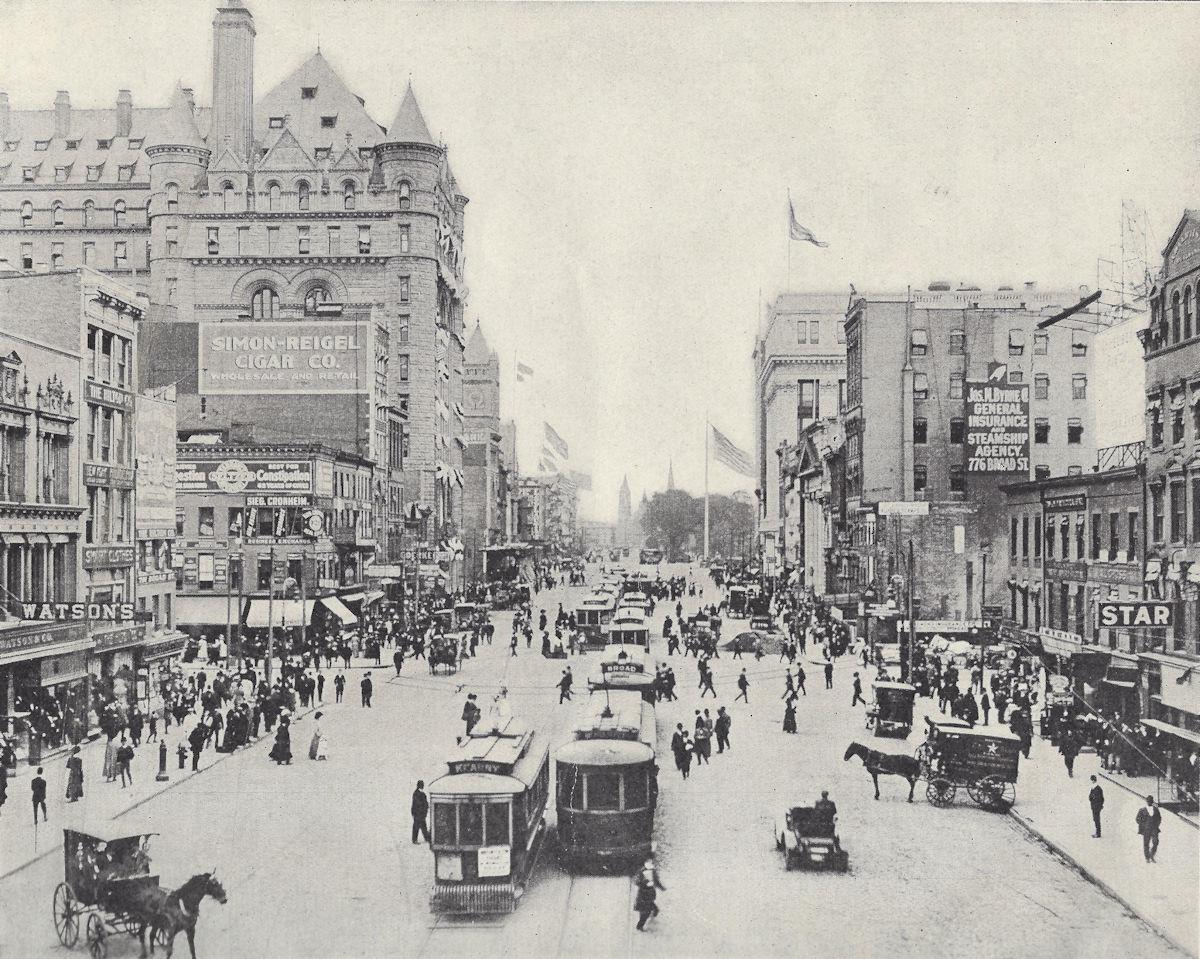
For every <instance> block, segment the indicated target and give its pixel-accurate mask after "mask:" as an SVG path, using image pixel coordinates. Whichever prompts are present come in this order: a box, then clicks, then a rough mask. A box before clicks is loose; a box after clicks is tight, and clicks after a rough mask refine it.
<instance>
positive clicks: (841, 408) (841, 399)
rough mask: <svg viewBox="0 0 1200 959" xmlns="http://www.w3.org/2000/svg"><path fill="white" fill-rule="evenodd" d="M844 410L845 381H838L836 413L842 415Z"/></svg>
mask: <svg viewBox="0 0 1200 959" xmlns="http://www.w3.org/2000/svg"><path fill="white" fill-rule="evenodd" d="M845 410H846V381H845V380H844V379H842V380H838V412H839V413H844V412H845Z"/></svg>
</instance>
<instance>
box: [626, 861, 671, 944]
mask: <svg viewBox="0 0 1200 959" xmlns="http://www.w3.org/2000/svg"><path fill="white" fill-rule="evenodd" d="M637 884H638V890H637V899H636V900H635V901H634V904H633V909H634V911H635V912H636V913H637V914H638V921H637V929H638V932H645V931H646V920H647V919H649V918H650V917H651V916H657V915H658V903H657V902H656V900H657V898H658V890H659V889H662V890H666V888H667V887H666V886H664V885H663V884H662V881H661V880H660V879H659V878H658V869H657V868H655V865H654V857H653V856H651V857H649V858H648V859H647V860H646V864H645V865H644V866H642V871H641V872H640V873H639V874H638V879H637Z"/></svg>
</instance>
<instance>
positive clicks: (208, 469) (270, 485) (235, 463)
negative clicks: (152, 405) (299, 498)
mask: <svg viewBox="0 0 1200 959" xmlns="http://www.w3.org/2000/svg"><path fill="white" fill-rule="evenodd" d="M175 477H176V489H177V490H178V491H179V492H180V493H233V494H237V493H251V492H253V493H311V492H312V463H311V462H308V461H307V460H276V461H265V460H238V459H228V460H214V461H211V462H205V463H198V462H188V461H181V462H179V463H178V464H176V469H175Z"/></svg>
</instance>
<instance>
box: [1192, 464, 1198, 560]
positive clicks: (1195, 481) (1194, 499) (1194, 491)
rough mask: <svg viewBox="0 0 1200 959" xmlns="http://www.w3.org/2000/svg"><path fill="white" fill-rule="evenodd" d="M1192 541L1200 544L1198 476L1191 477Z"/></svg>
mask: <svg viewBox="0 0 1200 959" xmlns="http://www.w3.org/2000/svg"><path fill="white" fill-rule="evenodd" d="M1192 542H1193V543H1196V544H1200V476H1193V477H1192Z"/></svg>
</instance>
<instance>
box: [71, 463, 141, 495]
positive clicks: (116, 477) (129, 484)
mask: <svg viewBox="0 0 1200 959" xmlns="http://www.w3.org/2000/svg"><path fill="white" fill-rule="evenodd" d="M83 485H84V486H107V487H109V488H110V489H133V486H134V472H133V470H131V469H128V468H127V467H124V466H104V465H102V464H100V463H84V464H83Z"/></svg>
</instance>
